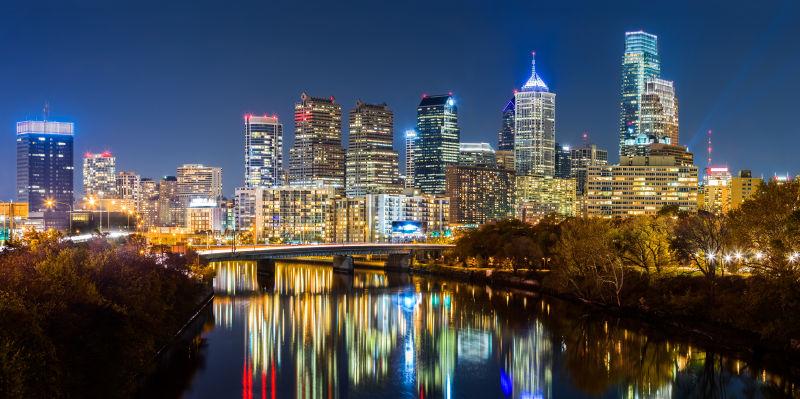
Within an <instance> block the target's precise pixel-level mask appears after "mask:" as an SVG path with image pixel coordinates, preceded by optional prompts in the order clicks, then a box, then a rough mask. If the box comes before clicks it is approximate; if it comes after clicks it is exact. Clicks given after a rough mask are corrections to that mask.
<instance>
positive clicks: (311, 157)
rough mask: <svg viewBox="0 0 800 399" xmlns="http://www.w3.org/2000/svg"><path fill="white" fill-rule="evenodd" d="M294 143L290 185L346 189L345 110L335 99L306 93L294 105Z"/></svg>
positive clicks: (290, 162)
mask: <svg viewBox="0 0 800 399" xmlns="http://www.w3.org/2000/svg"><path fill="white" fill-rule="evenodd" d="M294 124H295V130H294V144H293V145H292V148H291V149H290V150H289V183H290V184H291V185H294V186H319V185H324V186H331V187H340V188H341V187H344V166H345V155H344V149H343V148H342V107H341V105H339V104H337V103H336V101H335V99H334V98H333V97H331V98H329V99H328V98H317V97H311V96H309V95H308V94H306V93H302V94H301V95H300V102H298V103H296V104H295V105H294Z"/></svg>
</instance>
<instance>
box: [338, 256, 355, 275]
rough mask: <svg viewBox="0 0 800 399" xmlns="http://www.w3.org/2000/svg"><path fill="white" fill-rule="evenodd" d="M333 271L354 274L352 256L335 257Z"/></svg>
mask: <svg viewBox="0 0 800 399" xmlns="http://www.w3.org/2000/svg"><path fill="white" fill-rule="evenodd" d="M333 271H334V272H339V273H348V274H352V273H353V257H352V256H350V255H333Z"/></svg>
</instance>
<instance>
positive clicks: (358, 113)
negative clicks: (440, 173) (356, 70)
mask: <svg viewBox="0 0 800 399" xmlns="http://www.w3.org/2000/svg"><path fill="white" fill-rule="evenodd" d="M349 127H350V134H349V135H348V147H347V168H346V177H347V179H346V182H347V186H346V189H345V191H346V192H347V195H348V196H361V195H365V194H379V193H384V192H400V191H402V188H401V187H400V186H399V185H396V183H397V182H398V179H399V174H400V172H399V170H398V169H399V165H398V156H397V152H395V151H394V148H393V139H394V114H393V113H392V110H391V109H389V106H388V105H386V104H377V105H373V104H367V103H364V102H361V101H358V102H356V106H355V108H353V109H352V110H350V118H349Z"/></svg>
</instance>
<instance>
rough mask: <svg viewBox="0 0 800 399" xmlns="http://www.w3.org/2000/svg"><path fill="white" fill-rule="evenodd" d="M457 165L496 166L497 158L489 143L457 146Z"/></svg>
mask: <svg viewBox="0 0 800 399" xmlns="http://www.w3.org/2000/svg"><path fill="white" fill-rule="evenodd" d="M458 164H459V165H463V166H491V167H494V166H497V156H496V155H495V151H494V149H493V148H492V146H491V145H490V144H489V143H461V144H459V145H458Z"/></svg>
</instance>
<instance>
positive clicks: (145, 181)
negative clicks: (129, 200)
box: [136, 177, 159, 230]
mask: <svg viewBox="0 0 800 399" xmlns="http://www.w3.org/2000/svg"><path fill="white" fill-rule="evenodd" d="M158 204H159V185H158V182H156V181H155V180H153V179H150V178H147V177H145V178H142V179H141V180H140V186H139V201H138V203H137V205H136V211H137V212H138V213H139V215H140V216H141V220H142V227H143V228H145V229H146V230H149V229H150V228H152V227H155V226H158V225H159V217H158V216H159V215H158Z"/></svg>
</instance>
